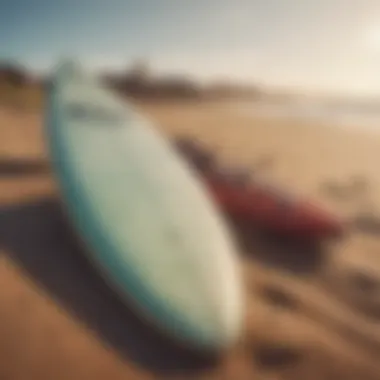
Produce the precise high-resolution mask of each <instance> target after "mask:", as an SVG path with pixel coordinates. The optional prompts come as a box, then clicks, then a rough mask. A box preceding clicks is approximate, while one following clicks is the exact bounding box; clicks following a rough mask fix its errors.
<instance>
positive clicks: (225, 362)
mask: <svg viewBox="0 0 380 380" xmlns="http://www.w3.org/2000/svg"><path fill="white" fill-rule="evenodd" d="M253 107H254V105H253ZM139 108H141V109H142V110H143V111H144V112H145V113H146V114H148V115H149V116H150V117H151V118H152V119H153V120H155V121H156V122H157V125H158V126H159V127H160V128H161V130H162V131H163V133H165V134H167V135H168V136H177V135H188V136H191V137H193V138H195V139H199V140H201V141H202V142H204V143H205V144H206V145H208V146H209V147H210V148H212V149H214V150H215V152H216V153H217V154H218V156H219V157H220V159H221V161H224V162H229V163H237V164H243V165H246V166H248V167H250V168H252V172H253V173H254V174H256V175H258V176H263V177H265V178H268V179H270V180H274V181H275V182H277V183H279V184H281V185H283V186H285V187H288V188H289V189H291V190H293V191H294V192H296V193H298V194H300V195H302V196H306V197H313V198H315V199H316V200H317V201H318V202H320V203H321V204H322V205H323V206H324V207H326V208H328V209H330V210H332V211H333V212H335V213H337V214H338V215H340V216H341V217H343V218H345V219H347V220H348V221H352V220H353V218H356V217H357V216H358V215H359V216H360V215H362V216H363V215H364V216H366V217H368V215H369V213H370V216H371V217H372V218H373V217H375V216H376V214H379V215H380V172H379V169H378V163H379V162H380V133H376V131H372V132H371V131H369V130H362V129H361V128H360V126H358V128H349V129H347V130H345V129H344V128H335V127H334V126H333V125H331V126H329V125H323V126H322V125H318V124H317V123H313V122H312V121H310V122H308V123H305V121H303V122H297V121H289V120H285V119H284V120H281V119H279V118H276V119H274V118H273V119H271V118H269V117H263V116H259V115H256V116H255V113H254V112H252V114H247V113H239V112H238V110H235V109H234V108H233V107H228V106H227V105H226V104H223V103H211V102H209V103H204V104H197V103H190V102H189V103H172V104H170V103H161V104H153V103H152V104H142V105H140V106H139ZM371 220H372V219H371ZM372 221H373V220H372ZM367 224H368V223H367ZM372 224H374V223H372ZM375 227H376V226H375ZM375 227H373V228H369V227H368V225H365V223H359V222H356V223H349V226H348V229H347V233H346V235H345V237H344V238H343V239H342V240H339V241H331V242H324V243H323V244H322V245H321V246H318V247H316V248H315V250H309V249H297V250H296V249H295V248H294V251H291V249H289V247H281V246H276V247H273V246H271V245H270V244H269V245H268V244H262V242H260V241H252V242H250V244H249V245H246V246H245V248H244V249H242V251H244V252H239V256H240V257H241V262H242V267H243V269H244V275H245V283H246V293H247V299H248V309H247V315H246V326H245V336H244V339H243V340H242V342H241V343H240V344H239V345H238V347H236V348H235V349H234V350H233V351H232V352H229V353H227V354H226V356H225V357H223V358H221V359H220V360H218V361H217V362H214V361H212V362H210V361H208V360H207V361H206V360H201V359H200V358H197V357H195V356H194V355H190V354H188V353H185V352H181V351H180V350H177V349H176V348H175V347H172V346H171V345H170V344H169V343H166V342H165V341H164V340H162V338H160V337H158V336H156V335H155V334H154V333H153V332H151V331H150V329H149V328H147V327H146V326H144V325H143V324H142V323H141V322H140V321H139V320H138V319H137V318H136V317H135V316H134V315H133V313H131V312H130V311H128V310H126V309H125V308H124V307H122V306H121V305H120V302H119V300H117V299H115V297H114V296H113V295H112V294H111V292H110V291H109V289H107V288H106V287H105V286H104V284H103V283H102V281H100V280H99V278H98V277H97V276H96V274H95V273H94V272H93V270H92V268H90V267H89V265H88V263H87V262H86V261H85V260H84V259H83V258H82V256H83V255H81V250H82V249H83V248H81V246H80V244H79V243H78V241H77V239H76V238H75V237H74V234H73V233H72V231H70V229H69V227H68V226H67V223H66V222H65V220H64V218H63V216H62V210H61V208H60V202H59V199H58V197H57V193H56V185H55V182H54V179H53V177H52V175H51V172H50V170H49V165H48V160H47V153H46V147H45V144H44V141H43V131H42V121H41V114H40V113H39V112H37V111H36V112H33V113H32V112H29V111H28V112H21V111H17V110H10V109H6V108H2V109H0V251H1V253H2V255H1V256H0V282H1V286H0V305H1V307H0V322H1V323H0V326H1V327H0V354H1V355H0V358H1V359H0V363H1V365H0V378H1V379H12V380H21V379H28V380H32V379H40V380H42V379H56V380H59V379H62V380H64V379H68V380H69V379H70V380H75V379H81V380H83V379H92V380H96V379H115V380H116V379H138V380H140V379H141V380H143V379H155V378H157V379H158V378H161V379H205V380H206V379H207V380H212V379H215V380H234V379H236V380H248V379H249V380H252V379H255V380H280V379H288V380H298V379H299V380H325V379H326V380H327V379H342V380H346V379H347V380H349V379H352V380H358V379H361V380H367V379H368V380H369V379H380V364H379V361H378V357H379V353H380V323H379V322H380V298H379V296H380V293H379V292H380V256H379V253H380V227H378V226H377V229H376V228H375Z"/></svg>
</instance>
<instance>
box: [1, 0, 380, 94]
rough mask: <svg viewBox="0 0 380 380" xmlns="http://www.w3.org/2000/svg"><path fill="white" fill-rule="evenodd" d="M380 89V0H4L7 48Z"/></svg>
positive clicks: (30, 54)
mask: <svg viewBox="0 0 380 380" xmlns="http://www.w3.org/2000/svg"><path fill="white" fill-rule="evenodd" d="M68 55H69V56H75V57H79V58H80V59H81V60H83V61H84V63H85V64H87V65H89V66H91V67H93V68H101V67H110V68H123V67H125V66H127V65H128V64H129V63H130V61H131V60H132V59H133V58H136V57H137V58H138V57H147V58H149V59H150V61H151V62H152V66H153V67H154V68H155V69H156V70H157V71H158V72H177V73H189V74H192V75H194V76H195V77H198V78H200V79H202V80H207V79H210V78H211V79H212V78H216V79H217V78H226V77H227V78H229V77H231V78H234V79H235V80H239V81H258V82H260V83H266V84H270V85H276V86H285V87H295V88H301V89H307V90H313V91H325V92H338V93H350V94H358V95H361V94H380V1H379V0H103V1H100V0H29V1H27V0H24V1H21V0H13V1H12V0H0V58H13V59H17V60H18V61H20V62H21V63H25V64H27V65H28V66H30V67H32V68H34V69H38V70H41V69H47V68H49V67H51V65H52V64H53V63H54V61H56V60H57V58H59V57H62V56H68Z"/></svg>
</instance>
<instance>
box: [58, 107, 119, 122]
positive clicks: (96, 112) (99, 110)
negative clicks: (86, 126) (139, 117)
mask: <svg viewBox="0 0 380 380" xmlns="http://www.w3.org/2000/svg"><path fill="white" fill-rule="evenodd" d="M66 112H67V114H68V116H69V117H70V118H71V119H72V120H75V121H76V122H86V123H96V124H102V125H103V124H108V125H120V124H121V123H122V121H123V118H122V116H121V115H118V114H116V113H114V112H111V111H110V110H108V109H105V108H104V107H99V106H95V105H94V104H84V103H73V104H69V105H68V106H67V109H66Z"/></svg>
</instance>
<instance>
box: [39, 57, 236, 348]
mask: <svg viewBox="0 0 380 380" xmlns="http://www.w3.org/2000/svg"><path fill="white" fill-rule="evenodd" d="M46 136H47V142H48V146H49V150H50V154H51V160H52V166H53V168H54V172H55V173H56V177H57V180H58V184H59V188H60V192H61V195H62V198H63V201H64V205H65V208H66V210H67V213H68V217H69V220H70V221H71V222H72V224H73V225H74V227H75V229H76V230H77V232H78V234H79V236H80V237H81V238H82V240H83V241H84V243H85V245H86V247H87V248H88V249H87V250H88V252H87V254H88V256H89V257H90V259H91V261H93V263H94V264H95V266H96V268H98V270H99V273H101V274H102V275H103V277H104V279H105V280H106V281H107V283H108V284H110V286H111V287H112V288H113V289H114V290H115V291H116V292H117V293H118V294H119V295H121V297H122V300H123V301H124V302H126V303H128V305H132V306H133V307H134V308H135V310H136V312H138V313H140V315H141V316H142V317H144V318H145V319H147V320H149V321H150V322H152V323H154V324H155V325H156V327H158V328H160V329H161V331H162V332H165V333H167V334H169V335H170V336H171V337H172V338H175V339H176V340H177V341H178V342H181V343H183V344H186V345H188V346H191V347H194V348H198V349H203V350H221V349H224V348H227V347H229V346H231V345H232V344H234V342H236V340H237V339H238V337H239V335H240V332H241V327H242V312H243V296H242V287H241V278H240V273H239V268H238V263H237V258H236V254H235V246H234V243H233V241H232V239H231V237H230V235H229V231H228V229H227V227H226V226H225V224H224V221H223V219H222V217H221V216H220V215H219V212H218V210H217V208H216V206H214V204H213V202H212V200H211V198H210V197H209V195H208V193H207V191H206V190H205V189H204V187H203V185H202V184H201V180H200V179H199V178H198V177H197V175H196V174H195V172H193V171H192V170H191V168H190V167H189V166H188V165H187V164H186V163H185V162H184V161H183V160H182V159H181V158H180V157H179V156H178V155H177V153H176V152H175V151H174V149H173V148H172V147H171V144H170V143H169V141H167V140H166V139H165V138H164V137H163V136H162V135H161V134H160V133H159V132H158V130H157V129H156V128H155V126H154V125H153V124H152V123H151V122H150V121H148V120H147V119H145V118H143V117H142V116H141V115H140V114H139V113H138V112H136V110H135V109H133V108H132V106H131V105H130V104H126V102H125V101H124V100H123V99H121V98H119V97H117V96H116V95H115V94H114V93H113V92H112V91H110V90H109V89H108V88H107V87H106V86H105V85H103V84H102V83H101V81H100V80H98V79H97V78H96V77H95V76H93V75H90V74H89V73H88V72H86V71H85V70H84V69H83V68H81V67H80V66H79V65H78V64H76V63H75V62H64V63H61V64H60V65H59V66H58V68H57V69H56V70H55V72H54V74H53V76H52V79H51V83H50V87H49V90H48V94H47V112H46Z"/></svg>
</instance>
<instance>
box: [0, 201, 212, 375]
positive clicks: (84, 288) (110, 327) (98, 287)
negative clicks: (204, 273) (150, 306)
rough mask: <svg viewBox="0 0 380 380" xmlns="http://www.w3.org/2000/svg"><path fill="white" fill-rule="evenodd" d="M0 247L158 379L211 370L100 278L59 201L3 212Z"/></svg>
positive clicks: (206, 362) (0, 211) (209, 361)
mask: <svg viewBox="0 0 380 380" xmlns="http://www.w3.org/2000/svg"><path fill="white" fill-rule="evenodd" d="M0 246H2V247H4V248H5V252H6V254H8V255H9V256H10V258H11V259H12V260H13V261H15V262H16V263H17V264H18V265H20V266H21V267H23V268H24V269H25V270H26V271H27V272H28V273H29V274H30V275H31V276H32V278H34V280H35V281H36V282H38V283H39V284H41V285H42V286H44V288H46V289H47V290H48V292H49V293H50V294H51V295H52V296H53V298H55V299H56V300H58V301H59V302H60V303H61V304H63V306H65V307H66V308H67V309H68V310H69V311H71V312H72V313H73V314H74V315H75V316H76V317H79V318H80V319H81V320H83V321H84V322H85V323H86V324H87V325H88V326H90V328H91V329H92V330H95V331H96V332H97V333H98V336H100V337H101V338H102V339H104V340H105V341H106V342H107V343H108V344H110V345H111V346H113V347H114V348H115V349H116V350H117V351H118V352H120V353H121V355H123V356H127V357H129V358H130V359H132V360H134V361H136V362H137V363H139V364H140V365H142V366H143V367H145V368H147V369H148V370H150V371H154V372H156V373H164V374H167V375H169V374H175V373H183V372H185V371H186V373H187V374H189V373H190V374H191V371H193V372H194V377H196V373H197V372H199V371H202V370H205V369H208V368H211V367H212V366H213V365H214V364H215V363H216V358H210V357H207V358H205V357H201V356H200V355H198V354H196V353H194V352H188V351H185V350H184V349H182V348H179V347H176V345H175V344H174V343H171V342H168V341H167V340H166V339H165V338H164V337H163V336H161V335H160V334H159V333H158V332H156V331H153V330H152V328H151V327H149V326H147V325H146V324H145V323H144V322H142V321H141V320H139V319H138V318H137V316H136V315H135V314H134V313H133V312H132V311H131V310H129V309H128V308H127V307H126V306H125V305H124V304H123V303H122V302H121V301H120V300H119V299H118V298H117V297H116V296H115V295H114V293H113V292H112V291H111V290H110V289H109V288H108V287H107V286H106V285H105V284H104V283H103V281H102V280H101V279H100V278H99V277H98V276H97V275H96V273H95V271H94V270H93V268H92V267H91V266H90V265H89V263H88V262H87V260H86V259H85V257H84V254H83V248H81V245H80V244H79V242H78V241H77V239H76V238H75V236H74V234H73V233H72V232H71V230H70V227H69V226H68V224H67V222H66V221H65V219H64V216H63V215H62V210H61V207H60V204H59V202H58V201H57V200H55V199H53V198H52V199H44V200H41V201H38V202H36V203H33V204H27V205H23V206H18V207H9V208H3V209H0Z"/></svg>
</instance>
